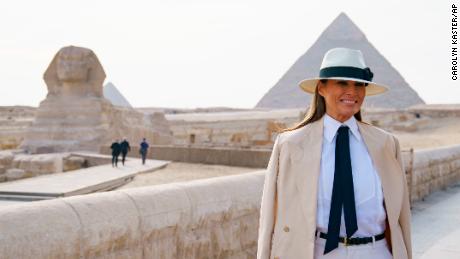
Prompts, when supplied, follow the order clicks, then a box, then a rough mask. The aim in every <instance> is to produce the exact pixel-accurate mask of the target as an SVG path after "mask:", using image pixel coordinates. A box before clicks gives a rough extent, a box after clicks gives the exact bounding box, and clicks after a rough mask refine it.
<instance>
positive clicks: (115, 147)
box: [110, 139, 121, 167]
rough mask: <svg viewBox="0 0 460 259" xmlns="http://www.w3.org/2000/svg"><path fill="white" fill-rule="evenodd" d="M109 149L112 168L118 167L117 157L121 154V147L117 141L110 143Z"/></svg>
mask: <svg viewBox="0 0 460 259" xmlns="http://www.w3.org/2000/svg"><path fill="white" fill-rule="evenodd" d="M110 149H112V167H118V156H119V155H120V152H121V145H120V143H118V139H117V140H115V142H113V143H112V145H111V146H110Z"/></svg>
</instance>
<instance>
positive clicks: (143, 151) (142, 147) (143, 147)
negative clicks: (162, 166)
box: [139, 138, 149, 165]
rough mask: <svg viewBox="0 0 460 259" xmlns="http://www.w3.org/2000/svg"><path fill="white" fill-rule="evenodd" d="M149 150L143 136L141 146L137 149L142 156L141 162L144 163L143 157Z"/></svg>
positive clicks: (144, 157) (145, 156)
mask: <svg viewBox="0 0 460 259" xmlns="http://www.w3.org/2000/svg"><path fill="white" fill-rule="evenodd" d="M148 150H149V143H147V140H145V138H143V139H142V142H141V148H140V149H139V153H141V156H142V164H143V165H145V159H146V158H147V151H148Z"/></svg>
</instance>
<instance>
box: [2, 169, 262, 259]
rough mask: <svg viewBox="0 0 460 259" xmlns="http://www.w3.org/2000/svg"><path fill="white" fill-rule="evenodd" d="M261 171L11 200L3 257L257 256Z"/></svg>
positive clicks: (5, 214) (6, 215)
mask: <svg viewBox="0 0 460 259" xmlns="http://www.w3.org/2000/svg"><path fill="white" fill-rule="evenodd" d="M263 180H264V173H263V172H260V173H254V174H246V175H237V176H229V177H220V178H213V179H205V180H199V181H193V182H188V183H175V184H167V185H159V186H154V187H146V188H134V189H126V190H119V191H112V192H107V193H97V194H90V195H85V196H74V197H69V198H62V199H55V200H48V201H39V202H33V203H29V204H24V205H12V206H9V207H3V208H1V209H0V218H1V219H2V220H0V229H1V230H2V234H1V235H0V254H1V255H2V256H1V257H2V258H5V259H8V258H11V259H13V258H36V259H39V258H184V259H193V258H197V259H201V258H235V259H236V258H238V259H244V258H248V259H249V258H255V255H256V250H257V228H258V215H259V205H260V198H261V194H262V185H263Z"/></svg>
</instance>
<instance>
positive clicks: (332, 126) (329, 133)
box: [323, 113, 361, 143]
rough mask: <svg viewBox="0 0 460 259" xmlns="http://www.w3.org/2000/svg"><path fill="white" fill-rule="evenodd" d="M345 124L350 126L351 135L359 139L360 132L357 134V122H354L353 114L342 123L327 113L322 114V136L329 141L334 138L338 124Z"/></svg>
mask: <svg viewBox="0 0 460 259" xmlns="http://www.w3.org/2000/svg"><path fill="white" fill-rule="evenodd" d="M342 125H346V126H348V128H350V131H351V133H352V135H353V136H354V137H355V138H356V140H358V141H361V134H359V130H358V124H357V122H356V119H355V116H351V118H350V119H348V120H346V121H345V122H344V123H342V122H340V121H337V120H335V119H334V118H332V117H331V116H329V115H328V114H327V113H326V114H324V133H323V135H324V137H325V138H326V140H327V141H328V142H329V143H331V142H332V141H333V140H334V137H335V134H336V133H337V130H338V129H339V128H340V126H342Z"/></svg>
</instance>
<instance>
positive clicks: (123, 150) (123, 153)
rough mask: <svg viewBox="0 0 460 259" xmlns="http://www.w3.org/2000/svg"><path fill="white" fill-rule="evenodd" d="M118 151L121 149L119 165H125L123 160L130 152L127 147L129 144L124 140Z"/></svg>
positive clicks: (129, 148)
mask: <svg viewBox="0 0 460 259" xmlns="http://www.w3.org/2000/svg"><path fill="white" fill-rule="evenodd" d="M120 149H121V163H122V164H123V165H125V159H126V155H127V154H128V152H129V151H131V147H130V146H129V142H128V141H127V140H126V138H125V139H123V141H122V142H121V143H120Z"/></svg>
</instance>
